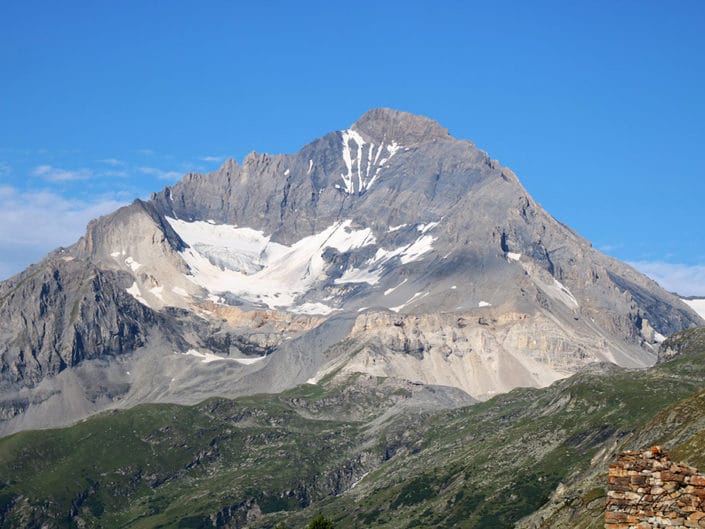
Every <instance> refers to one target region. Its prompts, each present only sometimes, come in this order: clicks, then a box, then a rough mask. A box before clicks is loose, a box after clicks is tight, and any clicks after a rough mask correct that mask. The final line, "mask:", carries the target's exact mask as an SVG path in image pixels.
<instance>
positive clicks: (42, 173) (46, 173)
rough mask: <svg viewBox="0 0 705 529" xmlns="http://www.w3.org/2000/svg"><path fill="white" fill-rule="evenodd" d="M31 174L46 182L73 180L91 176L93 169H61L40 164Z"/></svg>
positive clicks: (85, 178)
mask: <svg viewBox="0 0 705 529" xmlns="http://www.w3.org/2000/svg"><path fill="white" fill-rule="evenodd" d="M32 174H33V175H34V176H38V177H40V178H42V179H44V180H46V181H47V182H71V181H75V180H88V179H90V178H92V177H93V171H91V170H90V169H86V168H83V169H75V170H72V169H61V168H59V167H53V166H51V165H40V166H39V167H36V168H35V169H34V171H32Z"/></svg>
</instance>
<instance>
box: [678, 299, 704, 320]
mask: <svg viewBox="0 0 705 529" xmlns="http://www.w3.org/2000/svg"><path fill="white" fill-rule="evenodd" d="M682 301H683V303H685V304H686V305H688V306H689V307H690V308H691V309H693V310H694V311H695V312H697V313H698V315H699V316H700V317H701V318H703V319H705V299H684V300H682Z"/></svg>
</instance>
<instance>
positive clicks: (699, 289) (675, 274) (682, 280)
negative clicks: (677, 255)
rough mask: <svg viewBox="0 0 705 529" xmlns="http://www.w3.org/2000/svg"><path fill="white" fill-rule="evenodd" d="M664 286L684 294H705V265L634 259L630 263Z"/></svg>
mask: <svg viewBox="0 0 705 529" xmlns="http://www.w3.org/2000/svg"><path fill="white" fill-rule="evenodd" d="M629 264H630V265H632V266H633V267H634V268H636V269H637V270H639V271H640V272H642V273H644V274H646V275H647V276H649V277H650V278H652V279H653V280H655V281H656V282H657V283H659V284H660V285H661V286H662V287H663V288H665V289H666V290H669V291H671V292H677V293H678V294H681V295H682V296H705V265H687V264H680V263H665V262H662V261H632V262H630V263H629Z"/></svg>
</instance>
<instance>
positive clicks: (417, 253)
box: [401, 235, 436, 264]
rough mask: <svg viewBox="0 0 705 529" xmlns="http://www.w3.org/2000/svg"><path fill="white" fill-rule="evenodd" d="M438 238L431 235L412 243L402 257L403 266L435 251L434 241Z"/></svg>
mask: <svg viewBox="0 0 705 529" xmlns="http://www.w3.org/2000/svg"><path fill="white" fill-rule="evenodd" d="M435 240H436V237H432V236H430V235H424V236H422V237H419V238H418V239H416V240H415V241H414V242H413V243H411V244H410V245H409V246H408V247H407V248H406V249H405V250H404V253H403V254H402V256H401V262H402V264H407V263H412V262H414V261H418V260H419V259H421V257H422V256H423V255H424V254H425V253H428V252H430V251H431V250H433V241H435Z"/></svg>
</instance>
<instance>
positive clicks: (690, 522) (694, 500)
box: [605, 446, 705, 529]
mask: <svg viewBox="0 0 705 529" xmlns="http://www.w3.org/2000/svg"><path fill="white" fill-rule="evenodd" d="M703 500H705V475H703V474H701V473H699V472H698V470H697V469H696V468H694V467H691V466H688V465H683V464H678V463H674V462H673V461H671V460H670V459H669V457H668V456H667V455H666V454H665V453H664V452H663V451H662V450H661V448H660V447H658V446H655V447H653V448H651V449H648V450H643V451H641V452H623V453H622V455H621V456H620V458H619V460H618V461H617V462H616V463H614V464H612V465H610V469H609V477H608V491H607V510H606V512H605V528H606V529H665V528H669V527H705V504H704V503H703Z"/></svg>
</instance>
